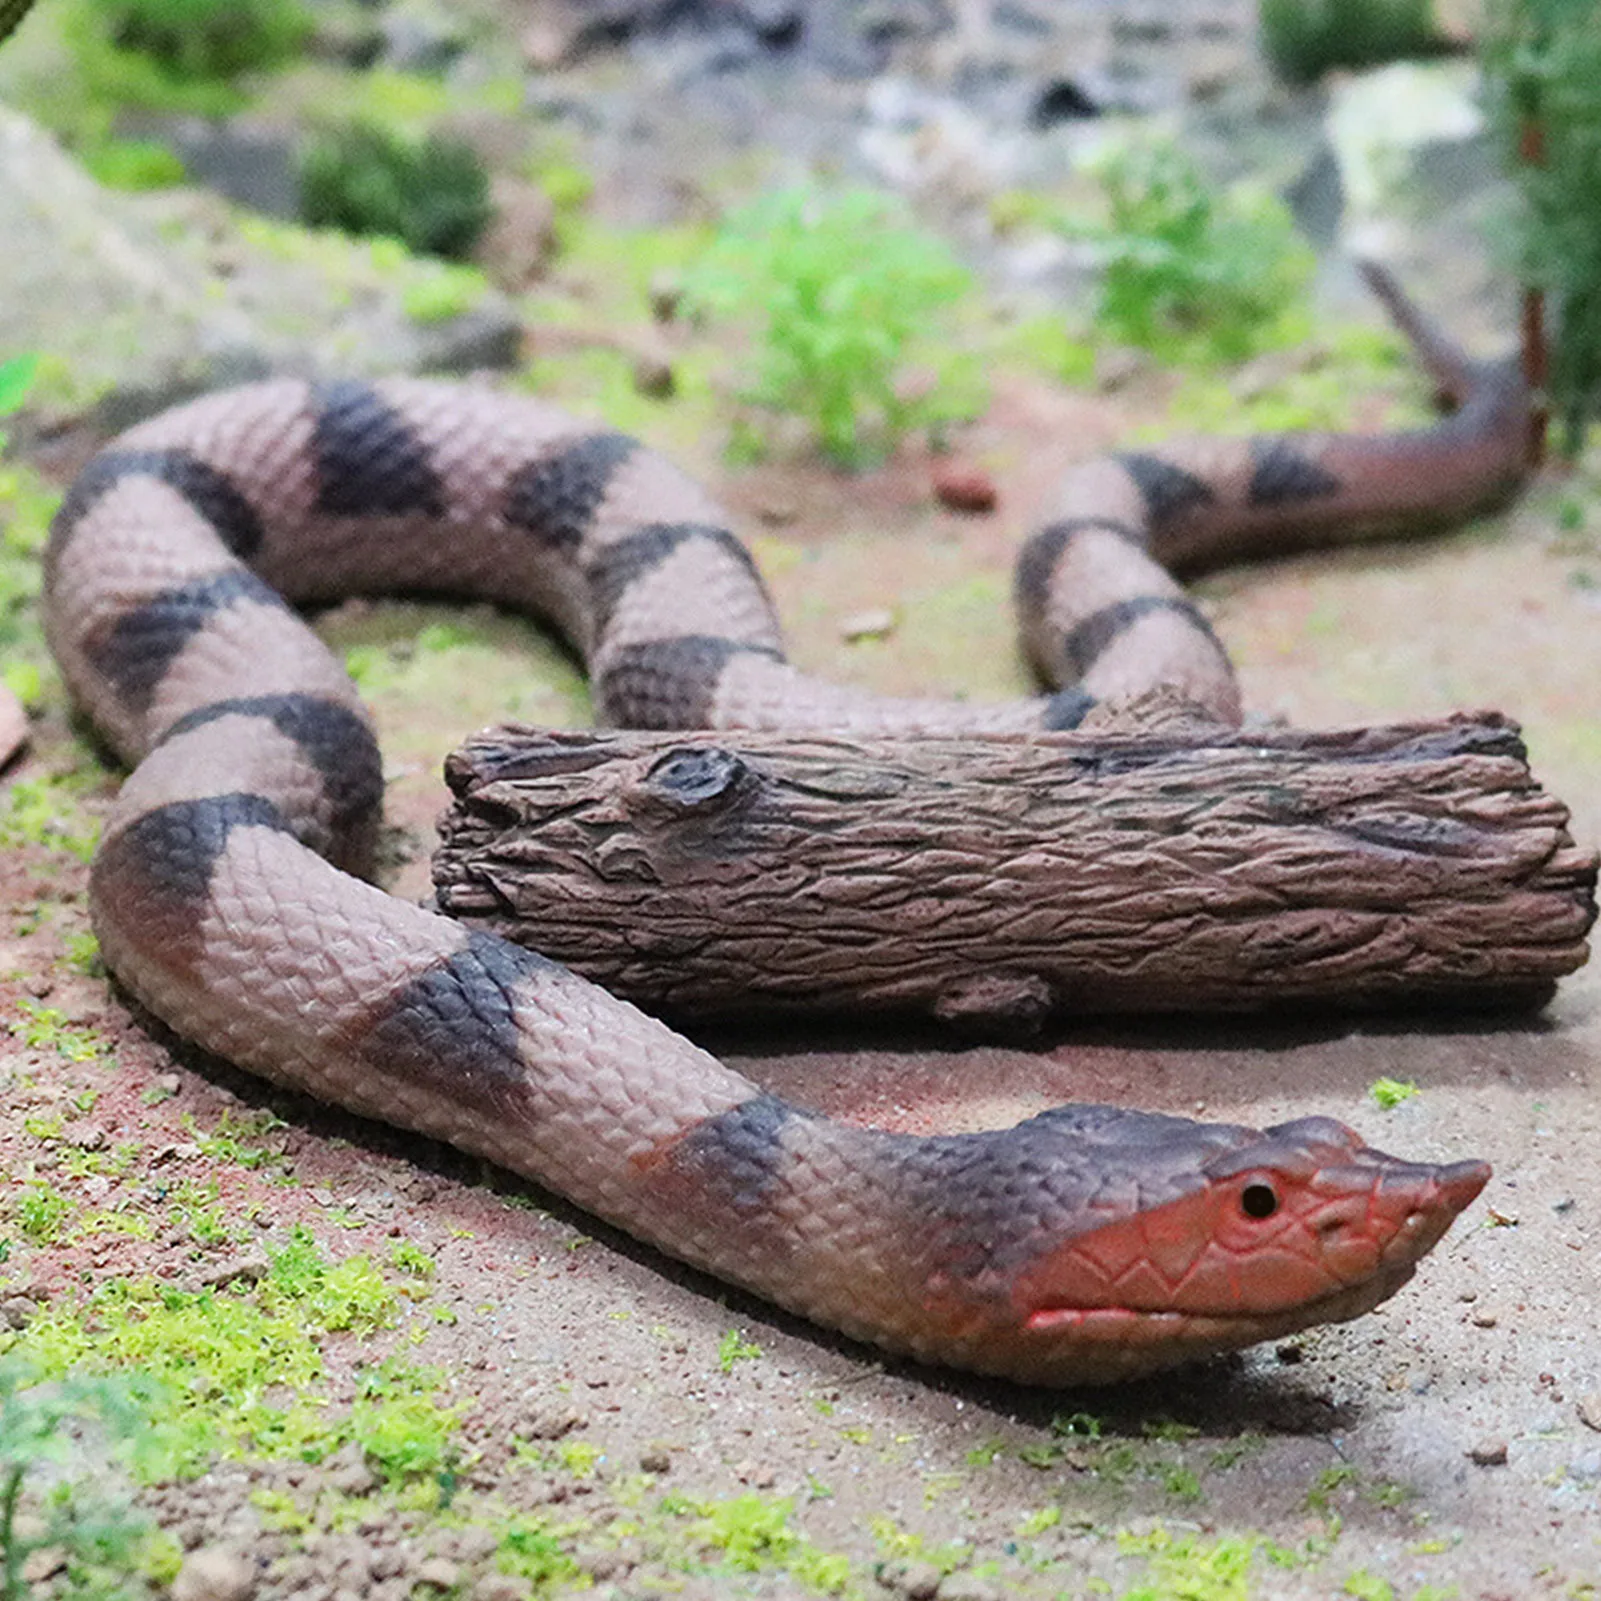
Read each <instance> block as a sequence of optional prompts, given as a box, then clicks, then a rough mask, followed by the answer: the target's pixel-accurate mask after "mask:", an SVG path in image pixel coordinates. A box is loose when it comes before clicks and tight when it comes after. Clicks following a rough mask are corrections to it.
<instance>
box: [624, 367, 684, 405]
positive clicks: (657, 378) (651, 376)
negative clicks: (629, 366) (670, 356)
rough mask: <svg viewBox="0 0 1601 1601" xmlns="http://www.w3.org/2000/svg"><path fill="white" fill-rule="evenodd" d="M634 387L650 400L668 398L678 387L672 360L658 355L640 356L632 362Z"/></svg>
mask: <svg viewBox="0 0 1601 1601" xmlns="http://www.w3.org/2000/svg"><path fill="white" fill-rule="evenodd" d="M634 388H635V389H636V390H637V391H638V392H639V393H640V394H642V395H645V396H648V397H649V398H650V399H651V400H670V399H671V398H672V397H673V395H674V394H675V393H676V392H677V389H678V377H677V374H675V373H674V371H673V364H672V362H670V361H664V360H662V358H661V357H660V356H641V357H640V358H639V359H638V360H637V361H636V362H635V363H634Z"/></svg>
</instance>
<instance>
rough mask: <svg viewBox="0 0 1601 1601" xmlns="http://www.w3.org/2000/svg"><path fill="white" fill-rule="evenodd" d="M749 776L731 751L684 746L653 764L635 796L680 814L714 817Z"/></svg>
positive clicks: (746, 769)
mask: <svg viewBox="0 0 1601 1601" xmlns="http://www.w3.org/2000/svg"><path fill="white" fill-rule="evenodd" d="M748 776H750V769H749V768H748V767H747V766H746V765H745V763H744V762H743V761H741V760H740V758H739V757H738V756H736V755H735V754H734V753H733V751H731V750H724V749H723V748H722V746H720V745H685V746H680V747H679V748H678V749H676V750H670V751H668V752H667V753H666V754H665V755H663V756H658V757H657V758H656V760H655V761H653V762H652V763H651V764H650V767H649V768H648V769H647V770H646V773H645V776H644V778H643V780H642V781H641V782H640V784H639V787H638V789H637V791H636V795H635V798H636V799H637V800H639V801H642V802H644V803H645V804H646V805H647V806H655V807H659V808H661V809H663V810H665V811H668V812H671V813H672V814H673V815H674V816H678V817H683V816H689V815H698V816H712V815H715V814H716V813H718V812H721V811H724V810H726V809H727V808H728V807H729V806H730V805H732V804H733V802H734V801H735V800H736V799H737V798H738V796H739V794H740V792H741V790H742V789H743V788H744V785H745V780H746V778H747V777H748Z"/></svg>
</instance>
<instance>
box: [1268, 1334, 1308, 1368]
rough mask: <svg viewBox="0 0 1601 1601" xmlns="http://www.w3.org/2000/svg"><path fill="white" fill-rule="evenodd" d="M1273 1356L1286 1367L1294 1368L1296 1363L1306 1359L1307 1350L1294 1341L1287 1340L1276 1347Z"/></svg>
mask: <svg viewBox="0 0 1601 1601" xmlns="http://www.w3.org/2000/svg"><path fill="white" fill-rule="evenodd" d="M1273 1354H1274V1356H1276V1357H1277V1358H1278V1359H1279V1361H1281V1362H1283V1363H1284V1364H1285V1365H1286V1366H1293V1365H1294V1364H1295V1363H1297V1362H1300V1361H1303V1360H1304V1359H1305V1357H1306V1350H1305V1348H1304V1347H1303V1346H1300V1345H1297V1344H1296V1343H1295V1341H1294V1340H1285V1341H1283V1342H1282V1343H1281V1344H1279V1345H1276V1346H1274V1348H1273Z"/></svg>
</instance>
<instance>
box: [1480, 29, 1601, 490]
mask: <svg viewBox="0 0 1601 1601" xmlns="http://www.w3.org/2000/svg"><path fill="white" fill-rule="evenodd" d="M1595 20H1596V19H1595V7H1594V4H1593V3H1592V0H1494V4H1492V5H1491V6H1490V7H1489V21H1488V26H1487V28H1486V30H1485V35H1484V38H1485V46H1484V62H1485V68H1486V72H1487V76H1488V78H1489V81H1490V84H1491V100H1492V104H1493V106H1494V108H1495V120H1496V124H1497V128H1498V132H1499V134H1500V138H1501V143H1502V146H1503V148H1504V150H1505V151H1506V153H1507V161H1508V164H1509V165H1510V166H1511V168H1512V171H1513V175H1514V177H1515V178H1516V180H1517V184H1518V189H1519V199H1520V202H1521V215H1520V218H1519V226H1518V229H1517V252H1518V257H1519V266H1520V269H1521V271H1522V272H1523V274H1524V278H1525V281H1526V282H1527V283H1528V284H1529V285H1530V286H1531V287H1534V288H1537V289H1540V290H1543V291H1544V292H1545V294H1546V296H1547V297H1548V299H1549V301H1550V302H1551V309H1552V313H1553V316H1552V321H1553V323H1554V324H1555V326H1556V328H1557V333H1556V336H1555V338H1554V340H1553V341H1552V343H1551V348H1550V377H1549V388H1550V400H1551V409H1552V412H1553V414H1554V415H1555V417H1556V418H1557V420H1558V422H1559V424H1560V426H1561V435H1560V438H1559V441H1558V448H1559V449H1560V450H1561V451H1562V453H1563V454H1564V455H1566V456H1568V457H1570V458H1571V457H1573V456H1576V455H1577V454H1578V452H1579V449H1580V447H1581V446H1582V444H1583V440H1584V430H1585V427H1586V425H1587V424H1588V423H1589V422H1590V420H1591V419H1592V418H1593V417H1594V416H1595V414H1596V409H1597V404H1598V401H1601V29H1597V27H1596V25H1595Z"/></svg>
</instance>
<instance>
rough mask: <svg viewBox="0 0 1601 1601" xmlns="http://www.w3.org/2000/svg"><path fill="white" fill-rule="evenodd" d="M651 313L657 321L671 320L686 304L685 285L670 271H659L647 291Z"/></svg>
mask: <svg viewBox="0 0 1601 1601" xmlns="http://www.w3.org/2000/svg"><path fill="white" fill-rule="evenodd" d="M647 293H648V296H649V299H650V314H651V316H652V317H654V318H655V319H656V321H657V322H671V321H672V320H673V319H674V318H675V317H676V316H677V315H678V313H679V312H680V311H682V310H683V306H684V286H683V284H682V283H681V282H680V281H679V280H678V279H677V278H676V277H673V276H672V275H670V274H668V273H658V274H657V275H656V276H655V277H654V278H652V279H651V281H650V288H649V290H648V291H647Z"/></svg>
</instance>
